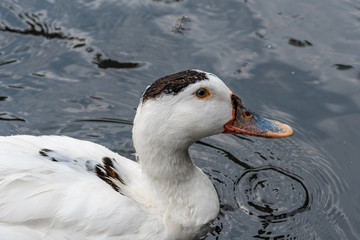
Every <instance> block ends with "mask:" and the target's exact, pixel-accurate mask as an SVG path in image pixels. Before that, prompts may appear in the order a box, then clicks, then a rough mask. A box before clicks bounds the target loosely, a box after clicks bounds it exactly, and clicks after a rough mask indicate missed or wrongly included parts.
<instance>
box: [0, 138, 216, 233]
mask: <svg viewBox="0 0 360 240" xmlns="http://www.w3.org/2000/svg"><path fill="white" fill-rule="evenodd" d="M0 146H1V147H0V156H6V161H2V160H1V161H0V183H1V184H0V213H1V214H0V236H1V237H0V239H27V240H29V239H69V238H70V239H186V238H187V237H188V236H193V235H195V234H196V233H197V232H198V231H199V228H201V227H202V226H203V225H204V224H205V223H207V222H208V221H210V220H212V219H213V218H215V217H216V215H217V211H218V205H219V204H218V200H217V195H216V192H215V189H214V188H213V187H212V185H211V182H210V181H209V180H208V178H207V177H206V176H205V175H204V174H203V173H202V171H201V170H199V169H198V168H196V167H194V169H193V171H194V173H193V176H191V174H189V177H188V178H189V179H188V181H189V182H190V181H191V183H192V184H189V185H188V184H187V182H188V181H186V180H185V179H184V181H182V183H181V184H180V185H179V186H176V187H174V186H171V185H172V183H171V182H169V186H162V189H158V190H157V191H163V192H165V193H167V196H166V199H172V200H173V201H172V202H171V201H170V202H168V201H163V199H164V197H165V196H163V197H161V196H159V195H157V196H156V194H158V192H157V193H156V194H155V192H153V191H154V190H152V189H151V186H150V185H149V183H148V182H147V181H146V180H145V179H144V178H145V177H144V175H143V174H142V171H141V169H140V165H139V164H138V163H137V162H134V161H132V160H129V159H127V158H124V157H122V156H120V155H118V154H117V153H114V152H112V151H110V150H109V149H107V148H105V147H103V146H101V145H98V144H95V143H92V142H88V141H82V140H77V139H74V138H69V137H65V136H40V137H35V136H26V135H19V136H12V137H0ZM0 158H1V159H4V157H0ZM111 164H112V168H113V169H114V170H115V171H116V172H117V175H118V176H119V178H118V179H117V178H116V177H114V178H112V179H111V181H113V182H114V184H117V185H116V186H118V187H119V188H114V187H113V186H114V185H112V183H108V182H106V181H105V180H104V178H103V177H102V176H103V174H102V173H104V175H108V176H109V177H110V178H111V175H112V173H111V171H112V170H110V169H107V167H110V165H111ZM112 176H115V175H114V174H113V175H112ZM194 183H195V184H198V186H195V185H194ZM167 187H169V189H167ZM195 189H201V190H204V189H205V190H210V192H209V193H208V191H204V192H201V193H200V192H199V191H195ZM163 194H164V193H163ZM195 194H197V195H199V197H196V196H191V195H195ZM202 197H206V198H205V199H204V200H206V201H209V200H211V199H212V200H213V201H211V202H212V205H213V206H212V210H211V204H210V205H208V204H205V205H203V206H201V198H202ZM209 197H210V199H209ZM192 199H196V200H197V201H196V202H192V203H191V200H192ZM178 200H181V202H180V201H178ZM179 203H181V204H182V205H181V206H180V205H179ZM196 205H199V207H198V208H201V207H206V211H208V210H210V212H209V214H208V215H207V216H206V217H204V218H203V219H199V218H194V216H193V215H194V214H195V211H196V209H192V208H197V206H196ZM186 208H187V209H186ZM169 209H171V211H169ZM179 219H182V221H183V224H181V225H180V224H179V223H178V222H177V221H178V220H179ZM195 219H196V221H197V222H195V221H194V220H195ZM5 230H7V231H5ZM29 234H30V235H29ZM20 236H22V237H20ZM30 236H31V237H30Z"/></svg>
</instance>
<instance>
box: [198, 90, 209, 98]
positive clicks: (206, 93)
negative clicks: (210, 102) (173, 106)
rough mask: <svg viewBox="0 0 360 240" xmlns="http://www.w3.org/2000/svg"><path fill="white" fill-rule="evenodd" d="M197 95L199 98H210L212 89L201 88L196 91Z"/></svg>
mask: <svg viewBox="0 0 360 240" xmlns="http://www.w3.org/2000/svg"><path fill="white" fill-rule="evenodd" d="M195 95H196V97H197V98H200V99H205V98H208V97H209V96H210V91H209V90H207V89H206V88H199V89H198V90H197V91H196V92H195Z"/></svg>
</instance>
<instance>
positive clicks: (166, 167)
mask: <svg viewBox="0 0 360 240" xmlns="http://www.w3.org/2000/svg"><path fill="white" fill-rule="evenodd" d="M141 105H142V104H140V105H139V108H138V110H137V115H136V117H135V120H134V128H133V141H134V146H135V149H136V155H137V158H138V161H139V162H140V166H141V169H142V172H143V174H144V178H145V181H144V182H145V183H146V185H147V190H148V191H147V193H146V194H147V195H148V196H147V198H148V199H150V201H152V200H151V199H155V201H154V202H156V205H157V206H156V207H157V208H160V209H161V208H162V209H163V210H160V211H164V212H165V213H164V214H165V215H166V218H167V219H170V221H172V222H173V223H175V224H180V225H182V226H187V225H188V226H194V225H195V226H196V225H199V226H200V225H203V224H205V223H207V222H209V221H210V220H212V219H213V218H215V217H216V216H217V214H218V211H219V200H218V196H217V193H216V190H215V188H214V186H213V185H212V183H211V181H210V180H209V179H208V178H207V176H206V175H205V174H204V173H203V172H202V171H201V170H200V169H199V168H198V167H196V166H195V164H194V163H193V161H192V159H191V158H190V156H189V152H188V148H189V147H190V145H191V144H192V143H193V142H194V141H195V139H190V138H188V137H184V136H183V134H182V133H181V132H176V131H172V129H173V128H171V127H170V126H166V124H167V123H166V122H160V121H161V120H162V119H161V117H160V118H159V116H157V117H155V116H151V115H153V114H155V113H153V112H152V111H144V110H145V109H142V107H143V106H141ZM143 114H144V115H146V116H144V115H143ZM164 125H165V126H164ZM152 204H153V203H152ZM169 209H171V211H169Z"/></svg>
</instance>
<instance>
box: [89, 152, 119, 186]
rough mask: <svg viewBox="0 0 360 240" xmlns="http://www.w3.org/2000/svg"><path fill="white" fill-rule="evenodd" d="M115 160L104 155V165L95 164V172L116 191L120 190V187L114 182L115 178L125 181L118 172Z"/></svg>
mask: <svg viewBox="0 0 360 240" xmlns="http://www.w3.org/2000/svg"><path fill="white" fill-rule="evenodd" d="M113 161H114V160H112V159H110V158H109V157H104V158H103V164H104V165H103V166H102V165H101V164H97V165H96V166H95V172H96V175H97V176H98V177H99V178H100V179H102V180H103V181H104V182H106V183H107V184H109V185H110V186H111V187H112V188H113V189H114V190H115V191H117V192H120V187H119V185H117V184H116V183H115V182H114V180H115V179H116V180H118V181H119V182H121V183H122V184H124V185H125V182H124V180H123V179H122V178H121V177H120V176H119V174H118V173H117V172H116V170H115V167H114V164H113Z"/></svg>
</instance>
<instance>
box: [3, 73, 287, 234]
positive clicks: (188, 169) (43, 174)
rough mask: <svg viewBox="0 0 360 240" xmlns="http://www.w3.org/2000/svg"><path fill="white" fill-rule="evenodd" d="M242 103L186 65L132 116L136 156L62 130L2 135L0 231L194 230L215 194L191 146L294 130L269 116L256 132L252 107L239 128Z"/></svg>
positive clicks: (212, 207) (214, 210) (209, 215)
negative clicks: (224, 136) (220, 136)
mask: <svg viewBox="0 0 360 240" xmlns="http://www.w3.org/2000/svg"><path fill="white" fill-rule="evenodd" d="M204 89H205V90H204ZM200 90H201V91H200ZM204 91H205V93H204ZM204 94H205V95H204ZM186 102H189V103H191V104H190V105H187V104H185V103H186ZM218 103H219V104H218ZM209 104H212V105H210V106H212V107H213V109H210V108H209V107H208V106H209ZM240 105H241V101H240V100H239V99H238V98H237V97H236V96H234V95H233V94H232V92H231V91H230V90H229V89H228V88H227V87H226V86H225V84H224V83H223V82H222V81H221V80H220V79H218V78H217V77H216V76H214V75H212V74H208V73H204V72H201V71H195V70H191V71H185V72H181V73H178V74H174V75H170V76H167V77H165V78H162V79H159V80H157V81H156V82H155V83H154V84H153V85H152V86H151V87H149V88H148V89H147V90H146V92H145V93H144V95H143V98H142V101H141V102H140V105H139V107H138V111H137V115H136V117H135V120H134V129H133V139H134V146H135V149H136V152H137V158H138V160H139V161H138V162H135V161H132V160H129V159H127V158H124V157H122V156H120V155H118V154H117V153H114V152H112V151H110V150H109V149H107V148H105V147H103V146H101V145H98V144H95V143H91V142H87V141H81V140H77V139H74V138H69V137H65V136H40V137H35V136H26V135H19V136H10V137H0V239H2V240H4V239H5V240H6V239H26V240H32V239H56V240H57V239H74V240H76V239H191V238H193V237H195V236H196V235H197V234H199V232H200V231H201V229H202V228H204V226H206V224H207V223H208V222H209V221H211V220H212V219H214V218H215V217H216V216H217V214H218V212H219V200H218V196H217V193H216V190H215V188H214V187H213V185H212V183H211V182H210V180H209V179H208V178H207V176H206V175H205V174H204V173H203V172H202V171H201V170H200V169H199V168H198V167H196V166H195V165H194V163H193V161H192V160H191V158H190V157H189V153H188V148H189V147H190V145H191V144H192V143H194V142H195V141H196V140H198V139H200V138H202V137H206V136H209V135H213V134H217V133H221V132H230V131H231V132H232V131H234V132H235V133H245V134H251V135H260V136H266V137H282V136H288V135H291V134H292V131H291V133H290V130H291V129H290V128H288V127H287V126H285V125H281V124H278V123H275V122H272V123H267V124H270V125H271V124H273V125H271V126H270V125H269V126H270V127H269V126H268V125H267V126H266V127H267V131H265V132H261V133H258V132H256V130H258V129H257V128H258V127H257V126H255V125H256V124H258V123H257V119H256V118H257V116H255V117H254V119H253V122H254V123H252V125H251V127H250V128H249V126H245V125H246V124H245V125H244V126H242V128H241V129H240V128H238V125H239V123H242V124H243V123H244V121H245V120H246V115H244V116H245V118H244V119H245V120H244V119H242V120H241V119H240V118H242V117H239V116H238V112H239V111H240V110H243V109H244V108H243V107H242V105H241V106H240ZM240 108H241V109H240ZM247 113H248V112H247ZM240 114H241V113H240ZM206 116H207V117H206ZM254 124H255V125H254ZM261 124H263V122H261ZM274 124H275V125H274ZM254 126H255V127H254ZM276 128H278V129H276ZM249 129H250V130H249ZM269 129H270V131H269ZM262 131H263V130H262ZM271 134H272V135H271Z"/></svg>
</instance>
